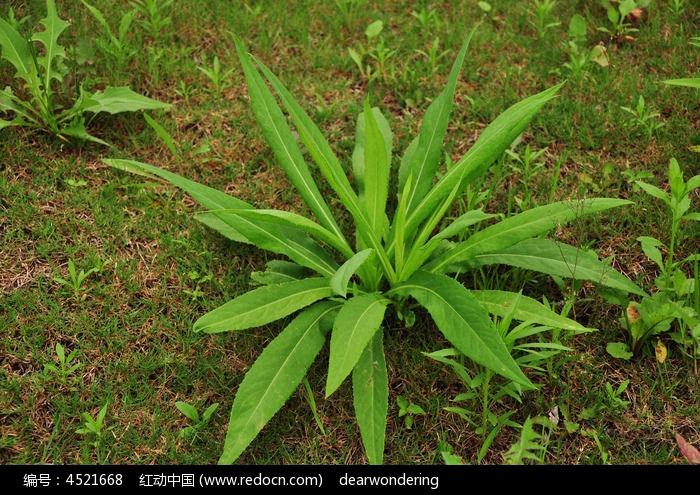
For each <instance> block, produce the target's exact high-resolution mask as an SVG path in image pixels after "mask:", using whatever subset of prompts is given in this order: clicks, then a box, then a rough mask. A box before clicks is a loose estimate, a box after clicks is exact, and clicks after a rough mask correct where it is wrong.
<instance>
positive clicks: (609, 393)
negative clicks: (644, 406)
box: [581, 380, 630, 419]
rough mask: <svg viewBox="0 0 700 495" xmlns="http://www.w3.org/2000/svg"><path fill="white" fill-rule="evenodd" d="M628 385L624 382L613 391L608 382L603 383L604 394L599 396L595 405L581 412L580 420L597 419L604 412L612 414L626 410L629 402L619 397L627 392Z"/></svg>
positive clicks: (626, 381)
mask: <svg viewBox="0 0 700 495" xmlns="http://www.w3.org/2000/svg"><path fill="white" fill-rule="evenodd" d="M629 384H630V381H629V380H625V381H623V382H622V383H620V385H619V386H618V387H617V388H616V389H613V387H612V385H611V384H610V382H605V394H604V395H603V394H599V395H598V396H597V401H596V403H595V404H594V405H593V406H592V407H587V408H585V409H583V411H581V419H594V418H597V417H598V416H599V415H600V413H602V412H604V411H607V412H609V413H614V412H616V411H619V410H625V409H627V406H629V405H630V401H627V400H624V399H622V398H621V396H622V394H623V393H624V391H625V390H627V386H628V385H629Z"/></svg>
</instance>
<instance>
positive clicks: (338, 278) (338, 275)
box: [331, 248, 374, 297]
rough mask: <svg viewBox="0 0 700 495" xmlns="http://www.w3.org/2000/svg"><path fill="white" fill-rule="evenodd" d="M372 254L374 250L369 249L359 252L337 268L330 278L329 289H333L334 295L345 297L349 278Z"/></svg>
mask: <svg viewBox="0 0 700 495" xmlns="http://www.w3.org/2000/svg"><path fill="white" fill-rule="evenodd" d="M373 252H374V250H373V249H371V248H369V249H365V250H364V251H360V252H359V253H357V254H355V255H353V256H352V257H351V258H350V259H348V260H347V261H346V262H345V263H343V264H342V265H341V266H340V268H338V271H337V272H335V274H334V275H333V277H332V278H331V289H333V293H334V294H337V295H339V296H341V297H345V296H346V295H347V292H348V283H349V282H350V278H351V277H352V276H353V274H354V273H355V272H356V271H357V269H358V268H359V267H360V266H361V265H362V264H363V263H364V262H365V261H367V258H369V256H370V255H371V254H372V253H373Z"/></svg>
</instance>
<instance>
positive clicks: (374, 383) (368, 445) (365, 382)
mask: <svg viewBox="0 0 700 495" xmlns="http://www.w3.org/2000/svg"><path fill="white" fill-rule="evenodd" d="M352 390H353V403H354V406H355V417H356V418H357V424H358V426H359V427H360V435H361V436H362V444H363V446H364V448H365V453H366V454H367V459H368V460H369V463H370V464H373V465H378V464H382V461H383V459H384V442H385V439H386V417H387V412H388V410H389V378H388V375H387V369H386V359H385V357H384V343H383V332H382V331H381V330H379V331H378V332H376V333H375V334H374V337H372V340H371V341H370V343H369V344H368V345H367V347H366V348H365V350H364V352H363V353H362V356H360V359H359V361H358V362H357V365H356V366H355V368H354V369H353V372H352Z"/></svg>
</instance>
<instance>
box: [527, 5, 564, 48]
mask: <svg viewBox="0 0 700 495" xmlns="http://www.w3.org/2000/svg"><path fill="white" fill-rule="evenodd" d="M556 6H557V1H556V0H534V5H533V7H534V9H533V10H529V11H528V13H529V14H530V17H532V20H530V24H532V25H533V26H534V28H535V30H536V31H537V37H538V38H539V39H541V40H542V39H544V38H545V37H546V36H547V31H549V30H550V29H552V28H555V27H557V26H560V25H561V22H559V21H556V20H553V15H552V13H553V11H554V8H555V7H556Z"/></svg>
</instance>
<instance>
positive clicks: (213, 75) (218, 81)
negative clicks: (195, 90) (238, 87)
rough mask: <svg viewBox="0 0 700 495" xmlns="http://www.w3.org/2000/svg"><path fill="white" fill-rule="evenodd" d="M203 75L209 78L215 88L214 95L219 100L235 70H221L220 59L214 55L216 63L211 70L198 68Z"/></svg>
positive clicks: (202, 67)
mask: <svg viewBox="0 0 700 495" xmlns="http://www.w3.org/2000/svg"><path fill="white" fill-rule="evenodd" d="M197 68H198V69H199V70H200V71H201V72H202V74H204V75H205V76H207V77H208V78H209V81H211V83H212V85H213V86H214V94H215V95H216V97H217V98H219V97H221V92H222V91H223V89H224V87H225V85H226V79H228V78H229V76H230V75H231V74H232V73H233V69H229V70H227V71H225V72H223V71H222V69H221V62H219V57H217V56H216V55H214V62H213V64H212V67H211V69H210V68H208V67H204V66H199V67H197Z"/></svg>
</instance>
